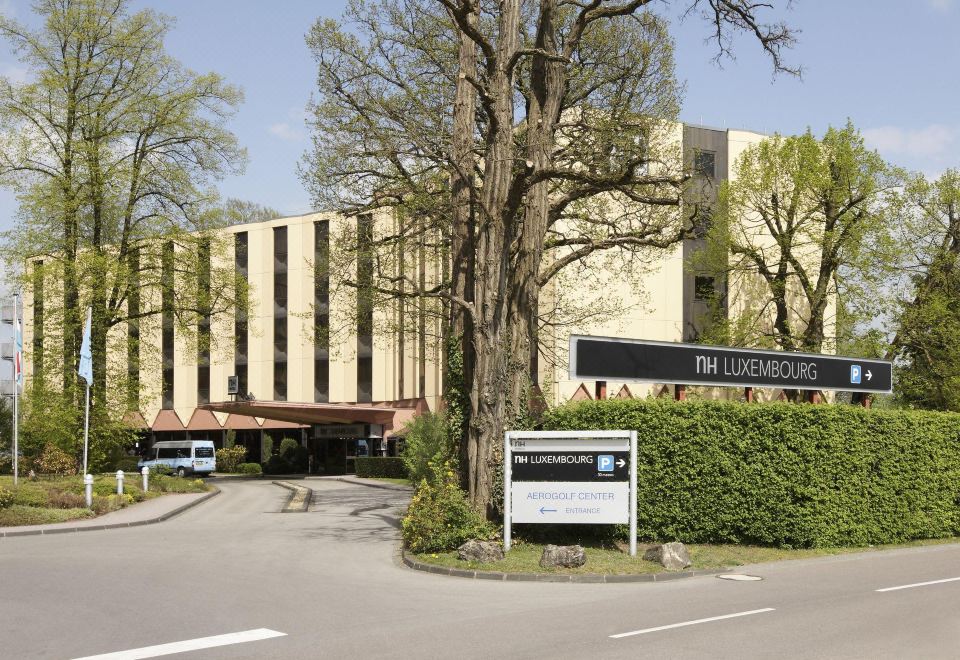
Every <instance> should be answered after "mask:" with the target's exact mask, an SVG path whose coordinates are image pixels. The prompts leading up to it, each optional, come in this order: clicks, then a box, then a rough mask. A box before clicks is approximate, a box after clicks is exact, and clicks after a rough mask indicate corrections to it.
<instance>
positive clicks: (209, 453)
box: [193, 447, 213, 458]
mask: <svg viewBox="0 0 960 660" xmlns="http://www.w3.org/2000/svg"><path fill="white" fill-rule="evenodd" d="M193 455H194V456H196V457H197V458H213V447H197V448H196V449H194V450H193Z"/></svg>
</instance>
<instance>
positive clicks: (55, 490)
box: [0, 474, 210, 527]
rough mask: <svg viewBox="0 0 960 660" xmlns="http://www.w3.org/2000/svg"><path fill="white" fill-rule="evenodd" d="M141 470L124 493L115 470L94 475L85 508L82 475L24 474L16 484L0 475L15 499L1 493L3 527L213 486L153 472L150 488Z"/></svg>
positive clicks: (73, 516)
mask: <svg viewBox="0 0 960 660" xmlns="http://www.w3.org/2000/svg"><path fill="white" fill-rule="evenodd" d="M141 485H142V480H141V478H140V475H139V474H136V475H135V474H131V475H129V478H128V479H126V480H124V488H123V495H117V480H116V477H115V476H114V475H113V474H102V475H96V476H95V477H94V483H93V507H92V509H88V508H86V500H85V497H84V485H83V477H81V476H78V475H74V476H67V477H60V476H41V477H39V478H37V479H35V480H30V479H27V478H25V477H21V478H20V480H19V483H18V484H17V486H14V485H13V477H12V476H9V475H6V476H0V491H9V492H10V493H12V498H10V499H11V500H12V501H10V502H9V505H7V506H4V504H5V502H4V498H2V497H0V527H13V526H18V525H42V524H48V523H58V522H66V521H68V520H77V519H79V518H91V517H94V516H98V515H101V514H104V513H109V512H110V511H116V510H117V509H121V508H123V507H125V506H129V505H131V504H134V503H136V502H142V501H143V500H146V499H151V498H154V497H160V496H162V495H165V494H167V493H202V492H206V491H208V490H210V488H209V486H207V485H206V484H205V483H203V481H202V480H200V479H181V478H179V477H170V476H161V475H151V477H150V488H149V490H147V491H146V492H144V490H143V489H142V487H141Z"/></svg>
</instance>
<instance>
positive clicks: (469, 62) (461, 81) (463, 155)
mask: <svg viewBox="0 0 960 660" xmlns="http://www.w3.org/2000/svg"><path fill="white" fill-rule="evenodd" d="M476 22H477V16H476V13H474V12H470V13H469V14H468V15H467V23H468V24H470V25H476ZM458 68H459V71H460V75H459V76H458V78H457V89H456V95H455V98H454V102H453V145H452V146H453V153H452V160H453V163H452V166H451V167H450V191H451V204H452V208H451V218H450V221H451V231H450V254H451V257H452V259H451V260H452V264H451V293H452V295H453V296H454V297H455V298H460V299H461V300H463V301H466V302H468V303H469V302H473V299H474V261H475V257H476V255H475V250H476V246H475V243H474V219H473V206H474V205H473V194H474V190H473V168H474V166H475V165H474V151H473V147H474V134H475V129H476V112H477V107H476V96H477V93H476V90H475V89H474V88H473V85H472V84H471V83H470V82H469V81H468V80H467V75H471V76H472V75H475V74H476V71H477V46H476V44H475V43H474V41H473V39H471V38H470V37H469V36H468V35H467V34H466V33H464V32H462V31H461V32H460V51H459V66H458ZM450 312H451V318H450V320H449V325H450V332H451V333H452V334H453V336H454V337H456V338H458V339H459V341H460V347H461V355H462V360H463V382H464V383H466V384H469V383H471V382H472V380H473V350H472V345H471V342H472V335H473V322H472V320H471V318H470V314H469V312H468V310H466V309H464V308H463V307H462V306H461V305H459V304H455V303H454V304H451V305H450ZM446 346H447V344H446V343H444V347H446ZM464 412H465V414H466V415H467V419H465V420H464V422H465V423H464V424H463V426H462V428H461V429H459V431H460V438H459V442H460V463H461V465H463V466H467V465H469V464H470V458H469V455H468V453H467V451H468V447H469V446H470V444H469V441H468V435H469V428H470V424H469V413H468V411H464ZM461 476H462V480H463V482H462V485H463V486H464V488H465V489H467V490H469V488H470V487H469V481H468V479H467V471H466V469H464V470H463V471H462V472H461Z"/></svg>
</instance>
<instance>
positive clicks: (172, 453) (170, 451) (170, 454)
mask: <svg viewBox="0 0 960 660" xmlns="http://www.w3.org/2000/svg"><path fill="white" fill-rule="evenodd" d="M157 458H177V449H175V448H174V447H160V448H159V449H157Z"/></svg>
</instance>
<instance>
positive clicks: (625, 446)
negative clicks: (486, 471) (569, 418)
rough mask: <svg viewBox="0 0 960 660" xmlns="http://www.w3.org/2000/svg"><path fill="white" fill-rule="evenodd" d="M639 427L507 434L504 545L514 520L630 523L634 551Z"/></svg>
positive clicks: (633, 552)
mask: <svg viewBox="0 0 960 660" xmlns="http://www.w3.org/2000/svg"><path fill="white" fill-rule="evenodd" d="M636 457H637V437H636V432H635V431H510V432H507V434H506V437H505V438H504V462H503V473H504V474H503V477H504V526H503V534H504V549H505V550H509V549H510V535H511V531H512V528H511V525H512V523H533V524H538V523H539V524H600V525H612V524H623V523H630V553H631V554H636V527H637V515H636V512H637V502H636V499H637V498H636V492H637V467H636Z"/></svg>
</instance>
